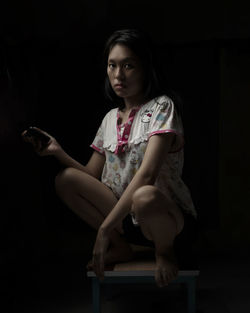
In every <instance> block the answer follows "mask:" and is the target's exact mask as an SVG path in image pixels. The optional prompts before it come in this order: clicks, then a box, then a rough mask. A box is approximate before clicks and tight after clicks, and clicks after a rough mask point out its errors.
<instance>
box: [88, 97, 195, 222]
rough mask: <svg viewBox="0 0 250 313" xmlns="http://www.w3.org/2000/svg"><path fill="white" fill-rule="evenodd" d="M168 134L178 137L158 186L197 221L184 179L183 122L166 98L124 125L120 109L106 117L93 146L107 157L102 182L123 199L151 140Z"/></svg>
mask: <svg viewBox="0 0 250 313" xmlns="http://www.w3.org/2000/svg"><path fill="white" fill-rule="evenodd" d="M166 133H174V134H175V135H176V136H175V139H174V143H173V145H172V147H171V150H170V151H169V152H168V153H167V154H166V158H165V160H164V163H163V165H162V167H161V169H160V172H159V175H158V177H157V179H156V181H155V186H157V187H158V188H159V189H160V190H161V191H162V192H163V193H167V192H168V193H170V195H171V196H172V198H173V200H174V201H175V202H176V204H177V205H178V206H179V207H180V208H181V209H182V210H184V211H185V212H187V213H190V214H192V215H193V216H194V217H196V216H197V213H196V210H195V208H194V205H193V201H192V198H191V195H190V192H189V189H188V188H187V186H186V185H185V184H184V182H183V181H182V179H181V175H182V168H183V160H184V158H183V155H184V154H183V145H184V137H183V126H182V121H181V118H180V117H179V115H178V114H177V111H176V109H175V106H174V103H173V101H172V100H171V99H170V98H168V97H167V96H165V95H164V96H160V97H157V98H155V99H153V100H151V101H149V102H147V103H146V104H144V105H142V106H140V107H138V108H136V109H133V110H131V112H130V115H129V118H128V120H127V122H126V123H125V124H120V118H119V109H118V108H115V109H112V110H111V111H109V112H108V113H107V114H106V116H105V117H104V119H103V121H102V124H101V126H100V127H99V129H98V131H97V134H96V137H95V139H94V141H93V143H92V144H91V147H92V148H93V149H95V150H97V151H98V152H100V153H102V154H104V155H105V157H106V162H105V165H104V168H103V172H102V177H101V181H102V182H103V183H104V184H105V185H107V186H108V187H109V188H111V190H112V191H113V192H114V194H115V195H116V197H117V198H118V199H119V198H120V197H121V195H122V193H123V192H124V190H125V189H126V187H127V186H128V184H129V183H130V182H131V180H132V178H133V177H134V175H135V174H136V172H137V171H138V169H139V167H140V165H141V163H142V160H143V157H144V154H145V151H146V148H147V144H148V140H149V138H150V137H151V136H153V135H158V134H166Z"/></svg>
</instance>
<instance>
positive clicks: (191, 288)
mask: <svg viewBox="0 0 250 313" xmlns="http://www.w3.org/2000/svg"><path fill="white" fill-rule="evenodd" d="M187 293H188V294H187V297H188V299H187V300H188V313H195V309H196V308H195V306H196V305H195V278H190V279H189V280H188V282H187Z"/></svg>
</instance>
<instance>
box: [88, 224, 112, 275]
mask: <svg viewBox="0 0 250 313" xmlns="http://www.w3.org/2000/svg"><path fill="white" fill-rule="evenodd" d="M109 243H110V239H109V237H108V235H107V234H106V233H105V231H104V230H103V229H101V228H99V230H98V233H97V236H96V241H95V246H94V249H93V259H92V265H93V270H94V272H95V274H96V276H97V277H98V278H99V279H104V266H105V255H106V252H107V250H108V246H109Z"/></svg>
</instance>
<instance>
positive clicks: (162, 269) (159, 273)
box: [155, 250, 179, 287]
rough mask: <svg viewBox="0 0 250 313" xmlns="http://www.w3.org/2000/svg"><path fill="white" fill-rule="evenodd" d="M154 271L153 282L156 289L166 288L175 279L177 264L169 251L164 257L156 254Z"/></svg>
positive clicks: (172, 252)
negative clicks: (156, 286)
mask: <svg viewBox="0 0 250 313" xmlns="http://www.w3.org/2000/svg"><path fill="white" fill-rule="evenodd" d="M155 259H156V269H155V281H156V284H157V285H158V287H164V286H167V285H168V284H169V283H170V282H171V281H173V280H174V279H176V277H177V275H178V270H179V269H178V264H177V260H176V257H175V254H174V251H173V250H171V251H170V252H169V253H167V254H165V255H159V254H157V253H156V255H155Z"/></svg>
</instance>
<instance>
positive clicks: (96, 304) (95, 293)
mask: <svg viewBox="0 0 250 313" xmlns="http://www.w3.org/2000/svg"><path fill="white" fill-rule="evenodd" d="M92 301H93V310H94V313H101V299H100V282H99V279H98V278H96V277H93V278H92Z"/></svg>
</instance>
